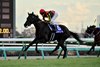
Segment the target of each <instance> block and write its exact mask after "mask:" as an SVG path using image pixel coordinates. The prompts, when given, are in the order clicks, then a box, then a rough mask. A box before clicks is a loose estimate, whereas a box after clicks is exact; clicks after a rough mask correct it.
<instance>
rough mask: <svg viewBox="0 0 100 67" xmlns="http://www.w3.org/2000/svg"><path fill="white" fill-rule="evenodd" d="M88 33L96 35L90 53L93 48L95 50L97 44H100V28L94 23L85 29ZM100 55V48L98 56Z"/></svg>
mask: <svg viewBox="0 0 100 67" xmlns="http://www.w3.org/2000/svg"><path fill="white" fill-rule="evenodd" d="M85 32H86V34H89V35H94V44H93V45H92V47H91V48H90V50H89V51H88V54H89V53H90V52H91V51H92V50H93V51H94V50H95V46H96V45H97V46H100V28H96V26H95V25H92V26H90V27H87V30H86V31H85ZM99 55H100V50H99V52H98V55H97V57H99Z"/></svg>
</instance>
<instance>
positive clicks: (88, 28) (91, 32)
mask: <svg viewBox="0 0 100 67" xmlns="http://www.w3.org/2000/svg"><path fill="white" fill-rule="evenodd" d="M95 28H96V26H95V25H92V26H90V27H87V29H86V31H85V33H86V34H88V35H92V34H93V32H94V30H95Z"/></svg>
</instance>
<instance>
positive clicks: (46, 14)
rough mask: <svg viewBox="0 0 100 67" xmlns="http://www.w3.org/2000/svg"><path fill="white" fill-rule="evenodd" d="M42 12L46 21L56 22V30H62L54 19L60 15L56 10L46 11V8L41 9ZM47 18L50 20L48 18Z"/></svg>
mask: <svg viewBox="0 0 100 67" xmlns="http://www.w3.org/2000/svg"><path fill="white" fill-rule="evenodd" d="M40 14H41V15H42V17H43V20H44V21H47V22H50V24H54V26H55V30H59V31H61V28H60V27H59V25H58V24H57V23H56V22H55V21H54V20H55V19H56V18H57V16H58V13H57V12H55V11H54V10H50V11H45V10H44V9H40ZM46 18H47V19H48V20H46Z"/></svg>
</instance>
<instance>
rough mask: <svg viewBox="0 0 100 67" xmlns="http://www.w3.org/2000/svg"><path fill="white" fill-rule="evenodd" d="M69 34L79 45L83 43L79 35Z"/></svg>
mask: <svg viewBox="0 0 100 67" xmlns="http://www.w3.org/2000/svg"><path fill="white" fill-rule="evenodd" d="M70 34H71V35H72V36H73V37H74V38H75V39H76V40H77V41H79V43H83V41H82V40H81V39H80V37H79V35H78V34H77V33H74V32H71V31H70Z"/></svg>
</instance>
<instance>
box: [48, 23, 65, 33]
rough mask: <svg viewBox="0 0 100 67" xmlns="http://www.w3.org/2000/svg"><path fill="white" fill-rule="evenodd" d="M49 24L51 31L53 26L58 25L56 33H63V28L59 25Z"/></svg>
mask: <svg viewBox="0 0 100 67" xmlns="http://www.w3.org/2000/svg"><path fill="white" fill-rule="evenodd" d="M48 26H49V28H50V30H51V31H52V30H53V29H54V28H53V27H56V32H55V33H63V30H62V29H61V28H60V26H59V25H52V24H48Z"/></svg>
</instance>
